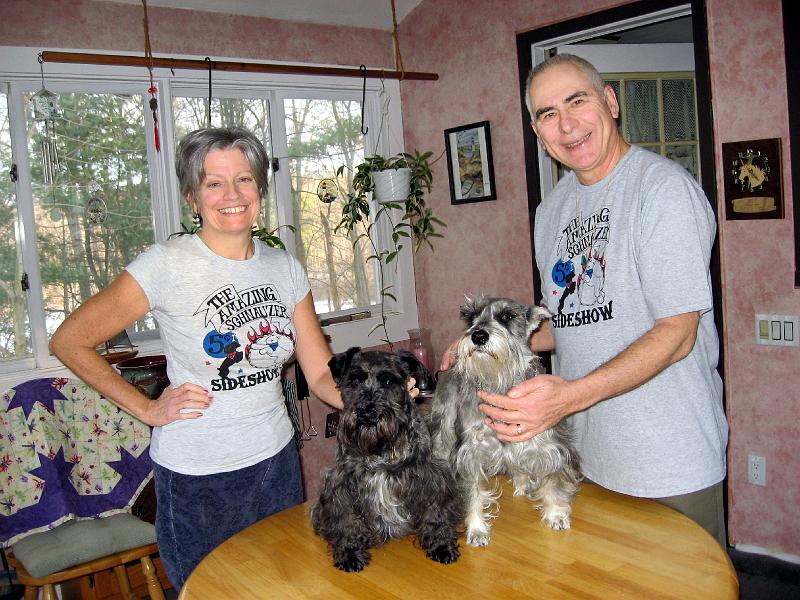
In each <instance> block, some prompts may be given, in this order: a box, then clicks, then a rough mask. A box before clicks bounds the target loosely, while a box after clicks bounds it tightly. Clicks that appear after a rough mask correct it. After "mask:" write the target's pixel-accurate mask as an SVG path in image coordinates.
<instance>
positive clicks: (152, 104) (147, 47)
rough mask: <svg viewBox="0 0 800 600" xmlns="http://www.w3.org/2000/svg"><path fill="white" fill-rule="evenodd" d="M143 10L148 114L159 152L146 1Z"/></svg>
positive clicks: (159, 142)
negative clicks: (147, 75) (151, 116)
mask: <svg viewBox="0 0 800 600" xmlns="http://www.w3.org/2000/svg"><path fill="white" fill-rule="evenodd" d="M142 7H143V8H144V56H145V58H146V59H147V60H148V64H147V70H148V71H149V73H150V87H149V88H147V91H148V93H149V94H150V112H151V113H152V114H153V144H154V145H155V148H156V152H161V136H160V135H159V134H158V98H156V92H157V91H158V88H156V84H155V81H154V78H153V49H152V48H151V47H150V24H149V22H148V19H147V0H142Z"/></svg>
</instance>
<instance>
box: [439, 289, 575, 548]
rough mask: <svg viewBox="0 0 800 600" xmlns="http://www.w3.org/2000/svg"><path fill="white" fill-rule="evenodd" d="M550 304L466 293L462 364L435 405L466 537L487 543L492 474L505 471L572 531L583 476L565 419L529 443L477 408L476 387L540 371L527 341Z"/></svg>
mask: <svg viewBox="0 0 800 600" xmlns="http://www.w3.org/2000/svg"><path fill="white" fill-rule="evenodd" d="M549 316H550V313H549V312H548V311H547V310H545V309H544V308H541V307H538V306H526V305H523V304H519V303H517V302H515V301H513V300H510V299H508V298H479V299H476V300H471V299H469V298H468V299H467V301H466V303H465V305H464V306H462V307H461V318H462V319H463V320H464V321H465V322H466V325H467V327H466V330H465V331H464V333H463V335H462V336H461V338H460V339H459V341H458V347H457V350H456V362H455V364H454V366H453V367H452V368H451V369H450V370H449V371H447V372H446V373H443V374H442V375H443V377H442V378H441V379H440V381H439V385H438V386H437V389H436V393H435V395H434V399H433V407H432V410H431V420H432V430H433V432H434V433H433V444H434V452H435V454H436V455H438V456H440V457H444V458H447V459H448V460H449V461H450V463H451V465H452V467H453V469H454V471H455V472H456V477H457V480H458V483H459V488H460V491H461V494H462V495H463V498H464V503H465V505H466V510H467V517H466V534H467V543H468V544H470V545H472V546H485V545H486V544H488V543H489V531H490V525H489V522H488V520H489V518H490V517H494V516H496V512H497V509H498V508H499V504H498V502H497V499H498V497H499V490H498V489H497V488H496V487H495V488H494V489H488V482H489V478H491V477H494V476H495V475H498V474H501V473H505V474H507V475H509V476H510V477H511V479H512V481H513V484H514V495H525V496H527V497H528V498H530V499H531V500H532V501H533V502H534V503H536V505H537V507H538V508H539V509H540V510H541V514H542V520H543V521H544V522H545V523H546V524H547V525H549V526H550V527H552V528H553V529H556V530H559V529H568V528H569V526H570V514H571V513H572V498H573V496H574V495H575V493H576V492H577V490H578V482H579V481H580V479H581V475H580V472H579V468H578V456H577V452H576V451H575V450H574V449H573V447H572V443H571V436H570V430H569V428H568V425H567V424H566V423H565V422H563V421H562V422H561V423H559V424H558V425H556V426H555V427H553V428H552V429H548V430H547V431H543V432H542V433H540V434H539V435H537V436H535V437H533V438H532V439H530V440H527V441H525V442H513V443H510V442H502V441H500V440H498V439H497V435H496V433H495V432H494V430H493V429H491V428H490V427H489V426H488V425H486V424H485V422H484V420H485V418H486V415H485V414H484V413H482V412H481V411H480V410H479V409H478V405H479V404H480V402H481V400H480V398H479V397H478V395H477V392H478V390H485V391H488V392H491V393H495V394H505V393H506V392H508V390H509V389H510V388H511V387H513V386H514V385H516V384H518V383H520V382H522V381H524V380H526V379H530V378H531V377H533V376H535V375H537V374H539V373H540V372H542V365H541V362H540V360H539V358H538V357H537V356H536V355H535V354H534V353H533V352H532V351H531V349H530V347H529V345H528V342H529V339H530V336H531V334H532V333H533V332H534V331H535V330H536V329H537V328H538V327H539V324H540V323H541V322H542V320H543V319H546V318H548V317H549Z"/></svg>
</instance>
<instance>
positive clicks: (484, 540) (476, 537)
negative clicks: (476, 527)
mask: <svg viewBox="0 0 800 600" xmlns="http://www.w3.org/2000/svg"><path fill="white" fill-rule="evenodd" d="M490 537H491V536H490V535H489V532H488V531H468V532H467V543H468V544H469V545H470V546H475V547H476V548H481V547H483V546H488V545H489V539H490Z"/></svg>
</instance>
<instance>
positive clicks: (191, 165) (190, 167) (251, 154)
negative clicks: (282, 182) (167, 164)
mask: <svg viewBox="0 0 800 600" xmlns="http://www.w3.org/2000/svg"><path fill="white" fill-rule="evenodd" d="M230 148H237V149H239V150H241V151H242V154H244V156H245V158H246V159H247V162H248V163H250V169H251V171H252V173H253V177H254V178H255V180H256V185H258V191H259V192H260V193H261V197H262V198H266V196H267V191H268V190H267V183H268V181H267V178H268V176H267V173H268V170H269V157H268V156H267V151H266V150H265V149H264V144H262V143H261V140H259V139H258V138H257V137H256V136H255V135H253V133H252V132H250V131H249V130H247V129H244V128H243V127H219V128H206V129H197V130H195V131H192V132H191V133H187V134H186V135H185V136H183V138H182V139H181V141H180V142H179V143H178V149H177V151H176V152H175V172H176V174H177V175H178V183H179V184H180V188H181V196H183V197H184V198H186V197H188V195H189V194H190V193H193V192H196V191H197V190H199V189H200V186H201V184H202V183H203V180H204V179H205V176H206V173H205V169H204V168H203V162H204V161H205V159H206V155H207V154H208V153H209V152H211V151H212V150H228V149H230Z"/></svg>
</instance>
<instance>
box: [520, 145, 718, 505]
mask: <svg viewBox="0 0 800 600" xmlns="http://www.w3.org/2000/svg"><path fill="white" fill-rule="evenodd" d="M715 232H716V223H715V220H714V214H713V212H712V210H711V207H710V206H709V204H708V201H707V200H706V198H705V195H704V194H703V191H702V189H701V188H700V187H699V186H698V185H697V182H695V181H694V180H693V179H692V178H691V177H690V176H689V175H688V173H687V172H686V171H685V170H684V169H683V168H682V167H680V166H679V165H677V164H676V163H673V162H672V161H670V160H668V159H666V158H663V157H661V156H659V155H657V154H654V153H652V152H649V151H647V150H644V149H642V148H640V147H637V146H632V147H631V148H630V150H629V151H628V152H627V153H626V154H625V156H623V158H622V160H621V161H620V162H619V164H617V166H616V167H615V168H614V170H613V171H612V172H611V173H610V174H609V175H608V176H606V177H605V178H604V179H603V180H602V181H600V182H598V183H596V184H594V185H591V186H583V185H580V183H579V182H578V180H577V178H576V177H575V175H574V173H570V174H568V175H567V176H566V177H564V178H563V179H562V180H561V181H560V182H559V183H558V185H557V186H556V188H555V189H554V190H553V192H552V193H551V194H549V195H548V197H547V198H545V200H544V201H543V202H542V204H541V205H540V206H539V208H538V209H537V211H536V221H535V227H534V240H535V250H536V263H537V265H538V267H539V271H540V273H541V277H542V293H543V296H544V298H543V301H544V303H545V304H546V305H547V307H548V308H549V309H550V311H551V312H552V313H553V315H554V316H553V317H552V320H551V324H552V327H553V335H554V337H555V342H556V352H557V357H558V366H559V375H561V376H562V377H564V378H565V379H567V380H574V379H578V378H580V377H582V376H584V375H586V374H587V373H589V372H590V371H592V370H594V369H595V368H597V367H598V366H600V365H601V364H603V363H605V362H607V361H608V360H609V359H611V358H613V357H614V356H616V355H617V354H619V353H620V352H621V351H622V350H624V349H625V348H626V347H628V346H629V345H630V344H631V343H632V342H634V341H635V340H636V339H638V338H639V337H641V336H642V335H643V334H644V333H646V332H647V331H648V330H649V329H651V328H652V327H653V325H654V324H655V321H656V319H661V318H664V317H669V316H674V315H678V314H683V313H687V312H693V311H699V312H700V313H701V315H702V316H701V318H700V325H699V328H698V332H697V342H696V343H695V346H694V348H693V350H692V351H691V353H690V354H689V356H687V357H686V358H684V359H683V360H681V361H679V362H677V363H675V364H673V365H671V366H670V367H668V368H667V369H665V370H664V371H663V372H661V373H660V374H659V375H657V376H656V377H654V378H653V379H652V380H650V381H648V382H646V383H644V384H643V385H641V386H640V387H638V388H637V389H635V390H633V391H631V392H628V393H626V394H622V395H620V396H617V397H614V398H611V399H608V400H605V401H603V402H599V403H598V404H596V405H594V406H592V407H591V408H589V409H587V410H585V411H582V412H580V413H576V414H575V415H573V416H572V417H571V418H570V421H571V423H572V425H573V427H574V430H575V436H576V442H577V447H578V451H579V452H580V454H581V464H582V468H583V471H584V473H585V474H586V476H587V477H588V478H590V479H592V480H594V481H596V482H597V483H599V484H601V485H603V486H605V487H607V488H609V489H612V490H616V491H619V492H623V493H626V494H631V495H636V496H644V497H663V496H674V495H678V494H685V493H689V492H693V491H697V490H700V489H703V488H706V487H708V486H710V485H713V484H715V483H717V482H719V481H721V480H722V479H723V478H724V477H725V447H726V445H727V439H728V425H727V422H726V420H725V415H724V412H723V408H722V380H721V378H720V376H719V374H718V373H717V362H718V359H719V340H718V337H717V331H716V328H715V325H714V315H713V305H712V296H711V280H710V275H709V262H710V260H711V247H712V244H713V240H714V236H715Z"/></svg>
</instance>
